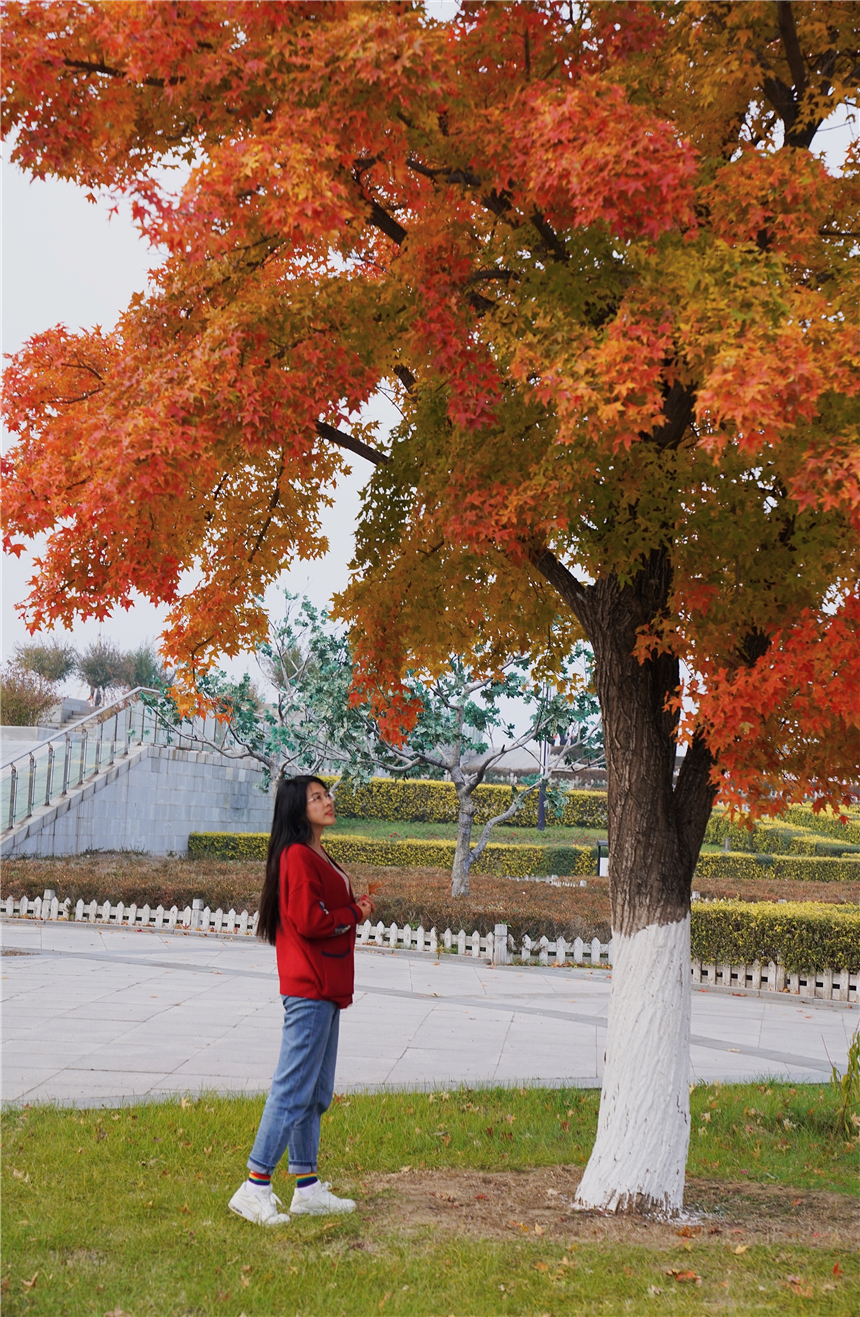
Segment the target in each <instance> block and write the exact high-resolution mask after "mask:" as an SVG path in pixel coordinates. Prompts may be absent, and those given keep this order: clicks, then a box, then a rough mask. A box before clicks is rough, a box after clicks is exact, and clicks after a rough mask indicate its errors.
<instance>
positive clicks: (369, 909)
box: [355, 896, 375, 919]
mask: <svg viewBox="0 0 860 1317" xmlns="http://www.w3.org/2000/svg"><path fill="white" fill-rule="evenodd" d="M355 904H356V905H357V906H358V908H359V910H360V911H361V917H362V919H369V918H370V916H371V915H372V914H373V911H374V908H375V907H374V904H373V902H372V901H371V899H370V897H369V896H360V897H359V898H358V900H357V901H356V903H355Z"/></svg>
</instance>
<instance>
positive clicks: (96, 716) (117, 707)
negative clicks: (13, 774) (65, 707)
mask: <svg viewBox="0 0 860 1317" xmlns="http://www.w3.org/2000/svg"><path fill="white" fill-rule="evenodd" d="M159 694H160V692H159V691H157V690H153V688H152V687H151V686H135V688H134V690H131V691H127V692H126V693H125V695H120V696H119V698H118V699H116V700H111V702H110V704H103V705H102V706H101V708H99V709H94V710H93V711H92V713H87V714H84V716H83V718H78V720H77V721H76V722H71V723H66V724H65V725H64V726H63V727H61V728H60V730H59V731H58V732H57V733H56V734H55V735H54V736H46V737H45V739H44V740H43V741H37V742H36V744H35V745H31V746H30V747H29V748H28V749H27V750H22V751H21V753H20V754H19V755H10V757H9V758H8V759H4V760H3V761H2V762H0V768H8V767H9V765H10V764H14V763H17V761H18V760H19V759H26V758H28V756H29V755H34V754H36V752H37V751H38V750H41V749H43V748H44V747H45V746H46V745H50V744H51V743H52V742H53V741H63V740H65V738H66V737H67V736H72V735H74V733H75V732H76V731H80V730H82V729H83V727H84V724H85V723H89V722H95V723H101V722H107V721H108V720H109V719H110V718H113V717H114V716H115V715H116V714H117V713H121V712H122V710H123V709H127V708H128V706H129V704H131V703H132V701H133V700H136V699H139V698H140V696H141V695H159Z"/></svg>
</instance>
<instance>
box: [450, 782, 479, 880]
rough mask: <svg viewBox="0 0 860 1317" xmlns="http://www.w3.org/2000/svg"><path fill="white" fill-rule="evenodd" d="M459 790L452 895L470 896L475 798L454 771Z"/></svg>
mask: <svg viewBox="0 0 860 1317" xmlns="http://www.w3.org/2000/svg"><path fill="white" fill-rule="evenodd" d="M452 777H453V778H454V786H455V788H456V791H457V801H458V804H459V807H460V812H459V814H458V816H457V845H456V848H455V850H454V864H453V867H452V869H451V895H452V896H468V895H469V892H470V888H469V864H470V861H471V853H472V824H473V823H474V821H475V809H476V805H475V800H474V797H473V796H472V795H471V793H469V792H468V791H467V790H466V784H465V782H461V781H459V780H458V779H457V776H456V774H453V773H452Z"/></svg>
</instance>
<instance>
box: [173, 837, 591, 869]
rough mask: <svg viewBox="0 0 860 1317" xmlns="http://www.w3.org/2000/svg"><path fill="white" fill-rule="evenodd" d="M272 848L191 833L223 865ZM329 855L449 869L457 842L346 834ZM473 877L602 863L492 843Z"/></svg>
mask: <svg viewBox="0 0 860 1317" xmlns="http://www.w3.org/2000/svg"><path fill="white" fill-rule="evenodd" d="M268 844H269V838H268V835H267V834H266V833H263V832H239V833H235V832H192V833H191V835H190V837H189V838H188V854H189V855H190V856H195V857H199V856H204V855H206V856H211V857H213V858H217V859H222V860H233V859H236V860H238V859H250V858H252V857H254V858H257V859H263V858H265V855H266V847H267V846H268ZM326 850H328V851H329V853H330V854H331V856H332V858H333V859H335V860H338V861H339V862H340V863H342V864H373V865H378V866H380V867H392V868H397V867H401V866H402V867H408V868H427V869H450V867H451V865H452V864H453V862H454V842H453V841H429V840H419V839H414V838H404V839H403V840H401V841H396V840H391V841H377V840H374V839H373V838H370V837H349V836H344V835H341V836H334V837H329V838H328V839H327V840H326ZM472 872H473V873H476V874H481V873H493V874H510V875H511V876H512V877H517V878H524V877H526V876H528V875H529V874H550V873H556V874H559V875H563V874H594V873H596V872H597V860H596V856H595V852H594V850H593V849H592V848H591V847H590V846H515V845H510V844H507V845H505V844H503V843H501V842H499V843H494V842H490V844H489V845H488V846H487V847H486V849H485V850H484V852H483V853H482V854H481V855H480V856H479V857H478V859H477V860H476V861H475V864H474V865H473V867H472Z"/></svg>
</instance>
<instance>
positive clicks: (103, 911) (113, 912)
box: [0, 895, 612, 969]
mask: <svg viewBox="0 0 860 1317" xmlns="http://www.w3.org/2000/svg"><path fill="white" fill-rule="evenodd" d="M0 911H2V913H3V914H4V915H6V916H7V918H16V919H39V920H54V921H66V922H69V923H75V924H110V925H112V926H113V927H114V928H118V927H123V928H154V929H162V928H163V929H168V930H169V929H177V928H178V929H181V930H189V931H192V932H195V933H232V934H239V935H249V936H253V935H254V934H255V933H256V932H257V920H258V917H259V916H258V915H257V913H254V914H253V915H251V914H249V913H248V911H247V910H243V911H242V913H241V914H237V913H236V911H235V910H227V911H226V912H225V911H224V910H220V909H218V910H210V908H209V906H208V905H207V906H204V904H203V902H202V901H200V900H195V901H192V903H191V905H188V906H186V907H185V909H184V910H180V909H179V907H178V906H175V905H174V906H171V907H170V909H169V910H167V909H165V907H164V906H162V905H157V906H154V907H153V906H149V905H142V906H138V905H135V904H131V905H123V903H122V901H120V902H118V903H117V904H116V905H112V904H111V902H110V901H104V902H99V901H90V902H89V903H87V902H84V901H78V902H77V904H76V905H75V907H74V909H72V903H71V900H70V899H69V898H67V899H66V900H65V901H58V900H57V898H56V896H51V897H48V896H47V895H46V896H45V897H41V896H37V897H36V898H35V899H34V900H32V901H30V900H28V899H27V897H26V896H22V897H21V899H20V901H16V900H15V899H14V897H11V896H10V897H8V898H7V899H6V900H5V901H3V902H2V903H0ZM356 933H357V944H358V945H359V946H361V947H370V946H378V947H383V946H384V947H403V948H404V949H405V950H407V951H411V950H414V951H432V952H434V953H438V952H439V951H440V950H443V951H450V952H453V953H455V954H459V955H461V956H474V957H475V958H476V959H481V960H483V959H486V960H492V961H494V962H495V963H496V964H507V963H508V962H509V960H510V959H516V960H518V961H520V962H521V963H528V962H530V961H532V960H536V961H537V962H539V963H540V964H542V965H547V964H549V963H550V957H552V963H553V964H554V965H564V964H567V963H568V962H569V961H571V962H572V963H574V964H591V965H602V966H603V968H604V969H605V968H607V967H608V966H610V965H611V964H612V943H611V942H610V943H607V944H605V945H604V944H603V943H601V942H600V941H598V939H597V938H594V939H593V940H592V941H591V942H583V940H582V938H579V937H578V938H575V939H574V941H573V942H566V941H565V939H564V938H563V937H560V938H559V939H558V940H557V941H556V942H550V941H549V939H548V938H545V937H542V938H537V939H535V940H534V941H533V940H532V939H531V938H530V937H529V936H528V934H526V936H525V937H524V938H523V940H522V944H521V946H520V948H519V949H517V947H516V944H515V942H514V939H513V937H512V936H511V935H510V934H509V933H508V929H507V925H506V924H497V925H496V929H495V932H493V933H487V934H486V935H484V934H481V933H479V932H478V931H477V930H476V931H475V932H474V933H467V932H466V931H465V930H464V929H460V931H459V933H453V932H452V931H451V929H450V928H446V929H445V932H444V933H443V934H442V935H441V937H440V936H439V935H438V934H437V932H436V929H435V928H431V929H429V930H425V929H424V928H423V926H422V925H420V924H419V926H418V927H417V928H414V929H413V928H412V927H411V926H410V925H409V924H406V925H405V926H404V927H403V928H398V926H397V924H389V925H385V924H383V923H378V924H371V922H370V920H369V919H368V920H367V921H366V922H365V923H363V924H359V925H358V928H357V930H356Z"/></svg>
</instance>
